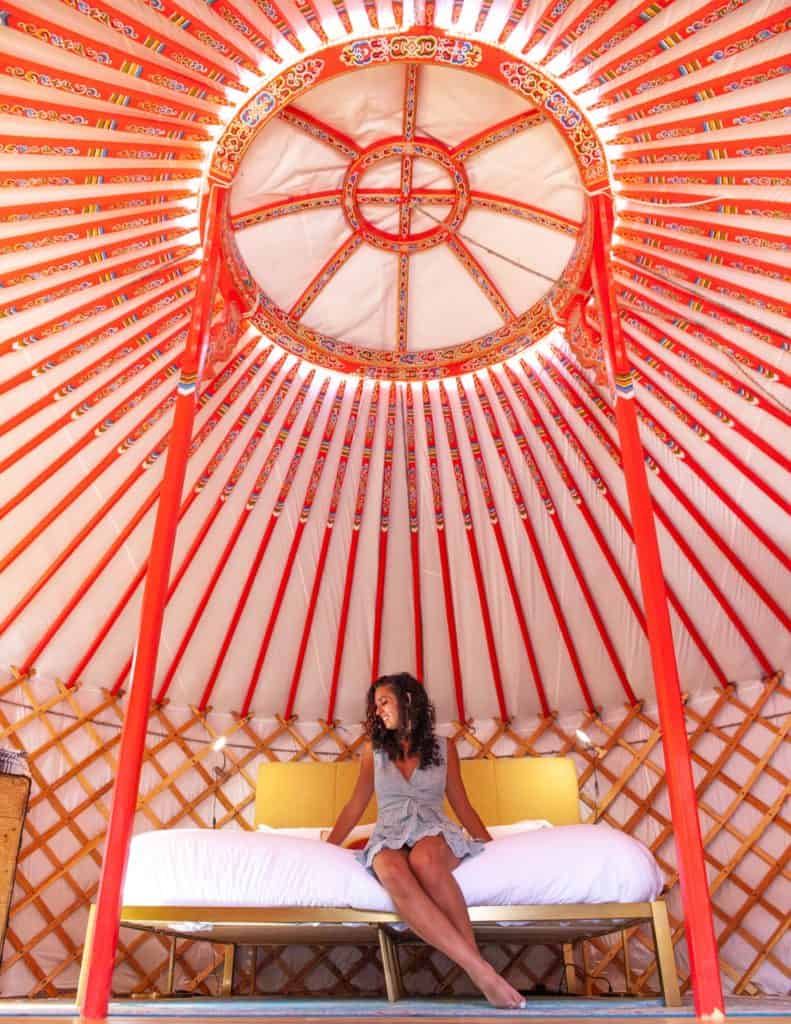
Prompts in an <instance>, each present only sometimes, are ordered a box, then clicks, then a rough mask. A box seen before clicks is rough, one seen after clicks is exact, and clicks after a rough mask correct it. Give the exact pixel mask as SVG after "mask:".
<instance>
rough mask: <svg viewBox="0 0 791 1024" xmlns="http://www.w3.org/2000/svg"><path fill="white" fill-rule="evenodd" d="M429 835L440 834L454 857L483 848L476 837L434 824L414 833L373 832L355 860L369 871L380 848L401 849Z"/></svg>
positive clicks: (476, 852)
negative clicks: (468, 837)
mask: <svg viewBox="0 0 791 1024" xmlns="http://www.w3.org/2000/svg"><path fill="white" fill-rule="evenodd" d="M429 836H442V837H443V838H444V840H445V842H446V843H447V844H448V846H449V847H450V850H451V853H452V854H453V855H454V856H455V857H459V858H460V859H464V857H474V856H475V855H476V854H478V853H480V852H481V851H482V850H483V847H484V844H483V843H482V842H480V841H479V840H477V839H467V838H465V836H464V835H463V834H462V832H461V831H453V832H451V831H450V829H448V828H447V827H446V826H443V825H441V824H439V825H434V826H431V825H429V826H427V827H426V828H424V829H420V830H419V831H417V832H414V833H408V834H407V835H401V836H377V835H376V833H374V834H373V835H372V836H371V838H370V839H369V841H368V845H367V846H366V847H365V849H364V850H361V851H360V852H359V853H358V854H357V855H356V856H357V860H358V861H359V862H360V863H361V864H362V865H363V867H365V868H368V870H369V871H373V868H372V867H371V865H372V862H373V859H374V857H376V856H377V854H379V853H381V852H382V850H401V849H403V848H404V847H405V846H414V845H415V843H418V842H420V840H421V839H426V838H428V837H429Z"/></svg>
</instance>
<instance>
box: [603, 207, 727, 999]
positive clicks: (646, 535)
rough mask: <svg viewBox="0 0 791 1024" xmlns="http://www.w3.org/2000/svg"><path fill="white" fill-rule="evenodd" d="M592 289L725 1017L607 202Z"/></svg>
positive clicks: (680, 824)
mask: <svg viewBox="0 0 791 1024" xmlns="http://www.w3.org/2000/svg"><path fill="white" fill-rule="evenodd" d="M593 218H594V242H593V261H592V270H593V284H594V290H595V295H596V301H597V305H598V309H599V321H600V325H601V334H602V340H603V343H604V351H605V356H606V360H607V371H608V375H609V378H610V386H611V387H612V389H613V392H614V394H615V418H616V423H617V426H618V437H619V439H620V444H621V455H622V458H623V470H624V477H625V479H626V490H627V493H628V495H629V508H630V510H631V515H632V523H633V527H634V542H635V550H636V553H637V565H638V568H639V571H640V584H641V589H642V593H643V603H644V605H645V618H646V626H647V633H648V643H649V647H650V649H651V664H652V667H653V673H654V688H655V690H656V696H657V703H658V705H659V720H660V723H661V726H662V742H663V744H664V750H665V773H666V778H667V789H668V795H669V798H670V814H671V818H672V821H673V828H674V830H675V838H676V855H677V857H678V875H679V880H680V882H681V899H682V903H683V907H684V922H685V926H686V934H687V947H688V949H689V964H690V980H691V982H692V990H693V993H694V997H695V1013H696V1015H697V1016H698V1017H710V1016H712V1015H715V1016H716V1015H718V1014H722V1013H723V1012H724V1002H723V997H722V986H721V984H720V969H719V962H718V958H717V942H716V939H715V937H714V925H713V923H712V916H711V901H710V898H709V889H708V884H707V881H706V865H705V861H704V857H703V843H702V841H701V835H700V822H699V820H698V810H697V801H696V798H695V785H694V782H693V779H692V768H691V764H690V753H689V744H688V742H687V732H686V724H685V720H684V708H683V705H682V701H681V686H680V683H679V678H678V667H677V665H676V656H675V651H674V648H673V634H672V632H671V628H670V615H669V612H668V607H667V591H666V589H665V578H664V575H663V573H662V562H661V558H660V554H659V543H658V540H657V534H656V526H655V523H654V515H653V508H652V501H651V493H650V491H649V489H648V478H647V476H646V472H645V462H644V458H645V456H644V453H643V448H642V445H641V443H640V435H639V432H638V428H637V414H636V410H635V402H634V401H633V398H634V383H633V376H632V369H631V365H630V363H629V357H628V355H627V352H626V347H625V345H624V341H623V337H622V335H621V325H620V320H619V318H618V309H617V305H616V299H615V288H614V285H613V278H612V274H611V270H610V245H611V241H612V232H613V210H612V200H611V198H610V197H609V196H608V195H603V194H600V195H596V196H594V197H593Z"/></svg>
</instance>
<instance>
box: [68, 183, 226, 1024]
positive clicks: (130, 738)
mask: <svg viewBox="0 0 791 1024" xmlns="http://www.w3.org/2000/svg"><path fill="white" fill-rule="evenodd" d="M221 195H222V190H221V189H219V188H217V187H216V186H213V187H212V191H211V193H210V195H209V201H208V207H207V212H206V220H205V230H204V247H203V267H202V269H201V274H200V277H199V279H198V284H197V289H196V296H195V305H194V307H193V311H192V320H191V322H190V329H189V335H188V337H187V345H186V348H185V351H184V355H183V357H182V361H181V378H180V381H179V385H178V398H177V401H176V410H175V414H174V418H173V427H172V430H171V435H170V442H169V444H168V454H167V462H166V464H165V471H164V476H163V479H162V487H161V492H160V496H159V504H158V506H157V517H156V522H155V525H154V536H153V539H152V542H151V555H150V558H149V561H148V572H147V574H146V583H145V590H144V592H143V604H142V608H141V612H140V625H139V627H138V634H137V644H136V646H135V653H134V660H133V663H132V684H131V688H130V692H129V701H128V704H127V708H126V715H125V718H124V728H123V732H122V734H121V744H120V750H119V755H118V770H117V776H116V780H115V787H114V789H113V801H112V810H111V812H110V823H109V826H108V829H107V838H106V841H105V850H104V858H103V861H102V874H101V879H100V881H99V895H98V899H97V907H96V926H95V930H94V936H93V945H92V948H91V956H90V966H89V969H88V978H87V984H86V989H85V999H84V1001H83V1005H82V1006H81V1007H80V1011H81V1014H82V1016H81V1018H80V1019H81V1021H82V1022H84V1024H88V1022H94V1021H104V1020H106V1019H107V1005H108V1002H109V998H110V987H111V983H112V974H113V965H114V963H115V953H116V948H117V945H118V931H119V916H120V910H121V891H122V887H123V881H124V874H125V872H126V861H127V857H128V854H129V842H130V839H131V836H132V825H133V822H134V816H135V810H136V807H137V792H138V787H139V785H140V769H141V764H142V760H143V749H144V746H145V739H146V727H147V724H148V712H149V706H150V704H151V692H152V688H153V684H154V672H155V669H156V662H157V653H158V648H159V637H160V633H161V631H162V619H163V615H164V609H165V597H166V593H167V586H168V577H169V575H170V564H171V561H172V558H173V546H174V540H175V535H176V523H177V520H178V513H179V505H180V502H181V491H182V487H183V484H184V476H185V472H186V467H187V456H188V453H189V447H190V441H191V438H192V425H193V421H194V418H195V406H196V398H197V395H198V388H199V385H200V379H201V375H202V373H203V365H204V362H205V358H206V349H207V345H208V338H209V327H210V322H211V306H212V299H213V291H214V286H215V283H216V268H217V236H218V229H219V221H220V203H221Z"/></svg>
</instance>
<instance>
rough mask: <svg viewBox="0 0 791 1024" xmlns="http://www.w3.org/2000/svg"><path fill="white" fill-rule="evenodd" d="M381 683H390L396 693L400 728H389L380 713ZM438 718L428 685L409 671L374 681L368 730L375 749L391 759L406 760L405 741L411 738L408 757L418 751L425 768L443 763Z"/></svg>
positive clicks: (370, 697)
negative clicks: (378, 703)
mask: <svg viewBox="0 0 791 1024" xmlns="http://www.w3.org/2000/svg"><path fill="white" fill-rule="evenodd" d="M380 686H389V687H390V688H391V690H392V691H393V693H394V694H395V696H396V700H397V701H398V711H399V719H400V721H401V726H400V728H399V729H385V727H384V725H383V723H382V720H381V718H379V717H378V715H377V714H376V703H375V700H376V691H377V689H378V688H379V687H380ZM435 717H436V712H435V710H434V705H433V704H432V703H431V701H430V700H429V699H428V694H427V693H426V690H425V687H424V686H423V685H422V683H419V682H418V681H417V679H415V677H414V676H411V675H410V674H409V673H408V672H398V673H396V674H395V675H392V676H380V677H379V678H378V679H377V680H376V681H375V682H373V683H371V686H370V688H369V690H368V696H367V698H366V708H365V731H366V733H367V734H368V736H369V737H370V740H371V744H372V746H373V748H374V750H384V751H385V752H386V753H387V755H388V756H389V758H390V760H391V761H402V760H403V759H404V752H403V749H402V746H401V744H402V742H403V740H404V739H408V741H409V743H408V746H407V753H408V756H409V757H414V756H415V754H418V755H419V756H420V767H421V768H428V766H429V765H431V764H439V763H440V754H439V743H438V742H437V737H436V736H435V735H434V721H435Z"/></svg>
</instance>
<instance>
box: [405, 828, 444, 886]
mask: <svg viewBox="0 0 791 1024" xmlns="http://www.w3.org/2000/svg"><path fill="white" fill-rule="evenodd" d="M446 850H448V844H447V843H446V842H445V840H444V839H443V838H442V836H429V837H427V838H426V839H421V840H420V842H419V843H416V844H415V845H414V846H413V847H412V849H411V850H410V852H409V866H410V868H411V869H412V871H413V872H414V873H415V874H416V875H417V877H418V878H419V879H420V881H421V882H424V883H428V884H430V883H432V882H435V881H438V880H439V879H441V878H443V877H445V876H446V875H448V874H450V866H449V865H448V863H447V854H446ZM448 852H449V851H448Z"/></svg>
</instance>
